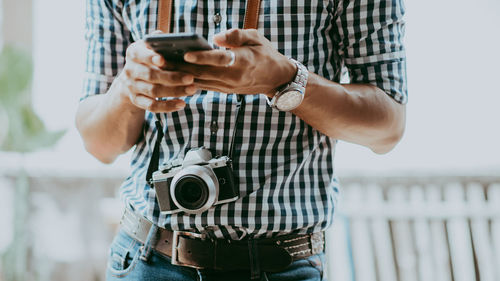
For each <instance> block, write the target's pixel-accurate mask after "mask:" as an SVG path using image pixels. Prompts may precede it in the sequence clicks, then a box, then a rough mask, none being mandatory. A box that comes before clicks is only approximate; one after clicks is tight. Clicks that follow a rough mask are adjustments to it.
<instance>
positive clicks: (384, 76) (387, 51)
mask: <svg viewBox="0 0 500 281" xmlns="http://www.w3.org/2000/svg"><path fill="white" fill-rule="evenodd" d="M404 10H405V7H404V3H403V0H339V1H338V2H337V9H336V13H335V17H334V20H335V24H334V25H335V27H336V28H335V30H334V32H336V35H337V36H338V37H337V40H336V41H337V42H338V45H337V46H338V52H339V55H340V56H341V57H342V58H343V60H344V64H345V66H346V68H347V70H348V72H349V77H350V79H351V83H369V84H373V85H376V86H377V87H379V88H380V89H382V90H383V91H384V92H386V93H387V94H388V95H389V96H391V97H392V98H393V99H394V100H396V101H397V102H399V103H402V104H405V103H406V102H407V98H408V94H407V85H406V84H407V83H406V54H405V48H404V45H403V36H404V32H405V22H404V20H403V16H404V13H405V11H404Z"/></svg>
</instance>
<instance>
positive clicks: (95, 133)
mask: <svg viewBox="0 0 500 281" xmlns="http://www.w3.org/2000/svg"><path fill="white" fill-rule="evenodd" d="M123 91H125V90H124V89H123V88H122V87H120V83H119V81H115V83H113V85H112V86H111V87H110V89H109V91H108V92H107V93H106V94H103V95H97V96H92V97H89V98H87V99H86V100H84V101H82V102H81V103H80V105H79V107H78V111H77V114H76V127H77V129H78V131H79V132H80V134H81V136H82V139H83V142H84V144H85V148H86V149H87V151H88V152H89V153H90V154H92V155H93V156H94V157H96V158H97V159H99V160H100V161H101V162H104V163H111V162H113V161H114V160H115V159H116V157H117V156H118V155H120V154H122V153H124V152H126V151H128V150H129V149H130V148H131V147H132V146H134V145H135V143H136V142H137V140H138V138H139V136H140V134H141V130H142V126H143V122H144V112H145V111H144V110H143V109H140V108H138V107H136V106H134V105H133V104H132V103H131V102H130V100H129V99H128V98H127V97H126V96H125V94H124V93H123Z"/></svg>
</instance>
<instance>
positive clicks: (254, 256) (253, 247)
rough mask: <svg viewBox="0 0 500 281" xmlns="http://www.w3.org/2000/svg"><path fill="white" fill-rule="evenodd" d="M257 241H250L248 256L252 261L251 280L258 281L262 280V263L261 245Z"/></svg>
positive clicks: (251, 239)
mask: <svg viewBox="0 0 500 281" xmlns="http://www.w3.org/2000/svg"><path fill="white" fill-rule="evenodd" d="M257 241H258V240H257V239H253V238H250V239H248V254H249V257H248V258H249V260H250V279H251V280H256V279H259V278H261V274H260V273H261V272H260V261H259V250H258V248H259V245H258V244H257Z"/></svg>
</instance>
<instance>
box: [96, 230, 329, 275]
mask: <svg viewBox="0 0 500 281" xmlns="http://www.w3.org/2000/svg"><path fill="white" fill-rule="evenodd" d="M141 249H142V244H141V243H139V242H137V241H136V240H134V239H133V238H132V237H130V236H129V235H128V234H126V233H125V232H124V231H123V230H120V231H119V233H118V234H117V235H116V237H115V238H114V240H113V242H112V244H111V250H110V253H109V257H108V266H107V271H106V280H107V281H115V280H134V281H153V280H154V281H225V280H227V281H243V280H245V281H250V271H249V270H248V271H216V270H208V269H201V270H196V269H193V268H188V267H182V266H176V265H172V264H171V263H170V259H169V258H168V257H166V256H164V255H161V254H159V253H157V252H156V251H154V250H152V251H151V254H150V255H149V257H148V260H147V261H143V260H142V259H141V258H140V256H141V251H142V250H141ZM324 264H325V255H324V254H318V255H314V256H311V257H308V258H305V259H301V260H297V261H295V262H293V263H292V264H291V265H290V266H289V267H287V268H286V269H285V270H284V271H282V272H278V273H266V272H263V273H262V274H261V279H260V280H263V281H325V280H326V279H324V278H323V265H324Z"/></svg>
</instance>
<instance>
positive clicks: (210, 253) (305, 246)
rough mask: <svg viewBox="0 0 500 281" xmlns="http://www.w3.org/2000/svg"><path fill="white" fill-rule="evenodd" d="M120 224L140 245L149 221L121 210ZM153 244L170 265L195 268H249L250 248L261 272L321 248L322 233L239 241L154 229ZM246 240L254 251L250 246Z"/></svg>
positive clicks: (270, 270)
mask: <svg viewBox="0 0 500 281" xmlns="http://www.w3.org/2000/svg"><path fill="white" fill-rule="evenodd" d="M120 224H121V225H122V229H123V230H124V231H125V232H126V233H127V234H128V235H130V236H131V237H132V238H134V239H135V240H137V241H138V242H140V243H142V244H144V243H145V241H146V238H147V236H148V233H149V229H150V228H151V226H152V223H151V222H150V221H149V220H147V219H145V218H144V217H142V216H139V215H137V214H135V213H134V212H132V211H131V210H129V209H128V208H127V209H126V210H125V212H124V214H123V217H122V219H121V222H120ZM156 235H157V236H156V237H155V238H156V241H157V242H156V245H153V249H155V250H156V251H157V252H158V253H160V254H162V255H164V256H167V257H169V258H171V263H172V264H174V265H180V266H187V267H192V268H198V269H208V268H210V269H217V270H245V269H250V263H251V262H252V261H251V260H250V251H252V252H256V253H257V258H258V261H259V264H260V268H261V270H262V271H266V272H279V271H283V270H284V269H286V267H287V266H289V265H290V264H291V263H292V262H293V261H295V260H299V259H303V258H306V257H309V256H311V255H316V254H319V253H322V252H323V251H324V241H325V240H324V233H323V232H318V233H313V234H300V235H299V234H297V235H285V236H278V237H273V238H259V239H253V240H250V239H246V240H242V241H237V240H224V239H209V238H207V237H206V235H202V234H198V233H193V232H186V231H170V230H167V229H164V228H158V232H157V234H156ZM250 241H252V243H256V244H254V245H256V247H257V251H255V250H252V249H250V247H249V245H250V243H249V242H250Z"/></svg>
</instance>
